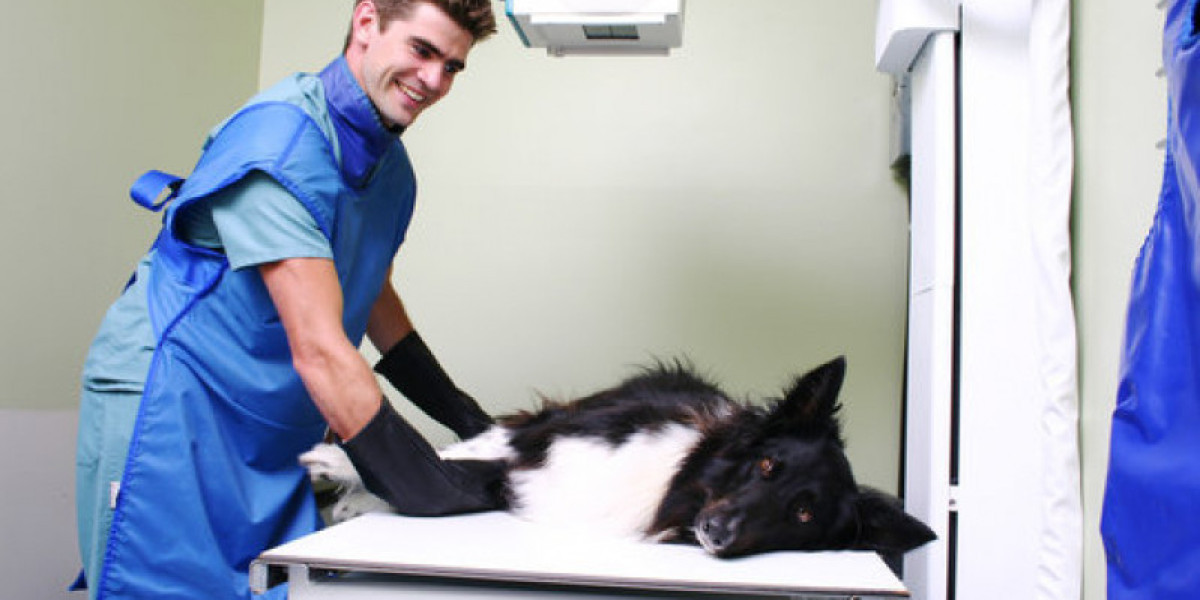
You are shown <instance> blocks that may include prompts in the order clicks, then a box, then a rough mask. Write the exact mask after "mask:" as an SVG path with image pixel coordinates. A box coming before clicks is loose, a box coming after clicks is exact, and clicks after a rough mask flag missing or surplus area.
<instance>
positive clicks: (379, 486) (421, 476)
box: [259, 258, 504, 515]
mask: <svg viewBox="0 0 1200 600" xmlns="http://www.w3.org/2000/svg"><path fill="white" fill-rule="evenodd" d="M259 271H260V272H261V273H262V277H263V281H264V282H266V285H267V290H268V292H269V293H270V294H271V300H272V301H273V302H274V303H275V308H276V310H277V311H278V312H279V318H280V320H281V321H282V322H283V328H284V330H285V331H286V332H287V337H288V345H289V346H290V347H291V350H292V362H293V364H295V366H296V371H297V372H298V373H299V374H300V378H301V379H303V380H304V386H305V388H307V389H308V393H309V395H310V396H312V398H313V401H314V402H315V403H316V404H317V408H318V409H319V410H320V411H321V414H322V415H324V417H325V420H326V421H328V423H329V427H330V428H331V429H333V431H334V433H336V434H337V435H338V437H339V438H341V439H342V440H344V441H343V443H342V448H343V449H344V450H345V451H346V455H347V456H348V457H350V461H351V462H352V463H353V464H354V467H355V468H356V469H357V470H358V472H359V474H360V475H362V478H363V482H364V483H365V484H366V486H367V489H368V490H370V491H371V492H373V493H375V494H376V495H378V496H380V497H382V498H383V499H384V500H386V501H387V502H388V503H389V504H391V505H392V506H393V507H394V508H396V509H397V510H399V511H400V512H402V513H404V514H409V515H444V514H452V513H461V512H472V511H478V510H491V509H495V508H499V507H500V506H503V504H504V496H503V488H502V481H503V476H504V473H503V464H502V463H488V462H478V461H444V460H442V459H440V458H439V457H438V455H437V453H436V452H435V451H434V449H433V447H432V446H430V445H429V442H427V441H425V438H423V437H421V434H420V433H419V432H417V430H416V429H413V427H412V426H411V425H409V424H408V423H407V422H406V421H405V420H404V419H403V418H402V417H401V416H400V415H399V414H398V413H397V412H396V409H394V408H392V405H391V404H390V403H388V402H385V401H383V394H382V393H381V392H380V391H379V385H378V384H377V383H375V375H374V374H373V373H372V372H371V369H370V368H369V367H368V366H367V363H366V361H365V360H363V358H362V355H361V354H359V353H358V349H357V348H355V347H354V345H352V344H351V343H350V340H349V338H347V337H346V333H345V331H344V330H343V328H342V310H343V303H342V290H341V284H340V283H339V282H338V279H337V273H336V271H335V270H334V266H333V261H331V260H329V259H325V258H289V259H284V260H281V261H278V262H274V263H267V264H264V265H262V266H260V267H259ZM389 288H390V286H389ZM376 304H377V305H378V304H379V301H378V300H377V301H376ZM404 321H407V317H404ZM377 325H378V323H377ZM410 329H411V326H410ZM387 331H389V332H392V333H395V331H400V330H397V329H393V328H391V327H389V328H387ZM389 335H390V334H389Z"/></svg>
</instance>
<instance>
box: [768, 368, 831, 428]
mask: <svg viewBox="0 0 1200 600" xmlns="http://www.w3.org/2000/svg"><path fill="white" fill-rule="evenodd" d="M845 377H846V358H845V357H844V356H839V357H837V358H835V359H833V360H831V361H829V362H827V363H825V364H823V365H821V366H819V367H817V368H815V369H813V370H811V371H809V372H808V373H806V374H805V375H804V376H802V377H800V378H798V379H796V381H795V383H793V384H792V387H791V388H790V389H789V390H788V391H787V394H785V395H784V398H783V400H782V401H781V402H779V404H777V405H776V406H775V408H774V409H773V410H772V411H771V416H770V419H769V422H770V425H771V427H772V429H782V430H784V431H792V432H801V433H806V432H807V433H833V435H834V436H835V437H837V438H838V439H839V440H840V439H841V428H840V426H839V425H838V422H837V413H838V411H839V410H841V404H839V403H838V393H839V392H841V390H842V380H843V379H845Z"/></svg>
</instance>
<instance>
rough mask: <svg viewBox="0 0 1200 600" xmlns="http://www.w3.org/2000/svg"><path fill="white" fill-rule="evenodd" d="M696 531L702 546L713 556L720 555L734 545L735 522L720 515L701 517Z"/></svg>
mask: <svg viewBox="0 0 1200 600" xmlns="http://www.w3.org/2000/svg"><path fill="white" fill-rule="evenodd" d="M695 531H696V538H697V539H698V540H699V541H700V545H701V546H704V549H705V550H708V551H709V552H710V553H712V554H720V553H721V551H723V550H725V549H726V548H728V547H729V545H730V544H732V543H733V540H734V537H735V533H736V530H735V524H734V523H733V521H731V520H729V519H726V518H724V517H722V516H720V515H707V516H702V517H700V519H699V520H698V522H697V523H696V529H695Z"/></svg>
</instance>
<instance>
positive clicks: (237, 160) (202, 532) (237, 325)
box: [89, 61, 415, 599]
mask: <svg viewBox="0 0 1200 600" xmlns="http://www.w3.org/2000/svg"><path fill="white" fill-rule="evenodd" d="M339 62H340V61H335V63H334V65H332V66H331V69H335V68H336V69H342V70H341V71H339V72H338V73H335V75H337V74H339V73H340V74H341V75H343V76H344V75H345V74H346V73H345V71H344V65H341V64H339ZM327 71H329V69H327ZM325 76H326V73H322V77H323V78H325ZM284 85H290V84H288V83H285V84H284ZM331 108H333V107H331ZM264 132H270V133H269V134H264ZM340 134H341V130H340V129H339V136H338V137H339V138H340V137H341V135H340ZM342 143H343V146H345V145H346V144H345V140H342ZM372 167H373V170H372V173H366V175H370V177H369V178H367V177H364V178H363V179H362V180H361V181H360V183H361V184H362V186H361V187H360V186H358V185H352V184H351V185H348V184H347V181H354V178H353V177H350V178H349V179H347V177H345V176H344V175H343V173H344V169H342V170H339V165H338V162H337V160H336V159H335V155H334V151H333V149H332V147H331V144H330V142H329V141H328V140H327V138H326V137H325V136H324V135H323V134H322V132H321V130H320V128H319V127H318V125H317V123H316V122H315V121H314V120H313V118H312V117H311V116H310V115H309V114H307V113H306V112H305V111H304V110H303V109H301V108H300V107H299V106H298V105H296V104H293V103H290V102H282V101H264V102H259V103H254V104H251V105H249V106H248V107H247V108H245V109H243V110H242V111H240V112H239V113H238V114H236V115H234V116H233V117H231V118H230V120H229V121H228V122H227V123H226V124H225V125H224V126H223V127H222V128H221V130H220V132H219V134H217V135H216V136H215V137H214V138H212V139H211V140H210V141H209V144H208V146H207V147H206V149H205V153H204V155H203V156H202V157H201V159H200V162H199V163H198V164H197V166H196V169H195V170H194V171H193V173H192V175H191V176H190V177H189V178H188V179H187V180H186V181H185V182H182V185H181V186H179V187H178V193H177V195H176V194H173V196H174V201H173V202H171V204H170V206H169V207H168V209H167V211H166V213H165V216H164V219H163V222H164V224H163V230H162V232H161V233H160V235H159V237H158V239H157V240H156V242H155V244H154V247H153V249H152V252H153V253H154V260H153V267H152V270H151V271H150V274H149V279H148V281H147V284H148V288H149V292H148V303H149V312H150V317H151V322H152V325H153V328H154V332H155V335H156V339H157V346H156V349H155V353H154V357H153V360H152V362H151V367H150V372H149V375H148V378H147V381H146V388H145V392H144V395H143V398H142V401H141V405H140V409H139V414H138V419H137V423H136V425H135V429H134V434H133V441H132V442H131V444H130V447H129V458H128V460H127V462H126V468H125V473H124V476H123V479H122V482H121V487H120V494H119V496H118V499H117V504H116V508H115V512H114V515H113V522H112V527H111V528H110V530H109V531H110V533H109V539H108V545H107V550H106V553H105V561H104V567H103V569H102V572H101V573H100V576H99V577H98V578H96V577H94V576H92V575H91V574H89V579H90V580H93V581H92V583H93V585H96V586H98V595H99V597H100V598H117V597H122V598H124V597H133V598H156V599H158V598H189V599H195V598H206V599H217V598H246V597H248V596H249V588H248V581H247V575H248V574H247V571H248V566H249V563H250V562H251V561H252V560H253V559H254V558H255V557H256V556H257V555H258V554H259V553H261V552H262V551H263V550H265V549H267V548H270V547H272V546H275V545H278V544H280V543H283V542H285V541H288V540H290V539H294V538H296V537H298V536H301V535H304V534H307V533H310V532H312V531H314V530H316V529H317V528H318V527H319V526H320V518H319V515H318V512H317V510H316V507H315V503H314V500H313V498H312V493H311V489H310V486H309V482H308V475H307V473H306V472H305V471H304V469H302V468H301V467H300V466H299V464H298V463H297V456H298V455H299V454H300V453H301V452H303V451H304V450H307V449H308V448H309V447H311V446H312V445H313V444H314V443H316V442H317V441H319V440H320V439H321V437H322V435H323V433H324V431H325V427H326V424H325V422H324V420H323V419H322V417H321V414H320V413H319V412H318V410H317V408H316V406H315V405H314V404H313V402H312V400H311V399H310V397H309V396H308V394H307V392H306V391H305V389H304V386H303V383H302V382H301V380H300V378H299V376H298V375H297V374H296V372H295V370H294V368H293V366H292V360H291V353H290V351H289V348H288V343H287V337H286V335H285V332H284V330H283V326H282V324H281V323H280V321H279V316H278V314H277V313H276V311H275V309H274V305H273V303H272V302H271V300H270V297H269V295H268V293H267V289H266V287H265V285H264V283H263V281H262V279H261V277H260V275H259V273H258V271H257V269H244V270H237V271H233V270H230V269H229V265H228V261H227V260H226V259H225V257H224V255H223V254H221V253H218V252H215V251H212V250H207V249H204V248H200V247H197V246H193V245H190V244H188V243H186V242H184V241H182V240H180V239H179V238H177V237H176V236H175V231H174V229H175V227H174V224H175V218H176V215H177V214H178V213H179V210H181V209H182V208H184V207H186V206H188V205H189V204H191V203H193V202H199V201H203V200H204V199H205V198H207V197H209V196H211V195H212V194H214V193H216V192H217V191H219V190H221V189H223V188H224V187H226V186H228V185H230V184H231V183H233V182H236V181H238V180H239V179H241V178H242V177H244V176H245V175H246V174H247V173H249V172H250V171H252V170H260V171H263V172H265V173H267V174H269V175H270V176H271V177H272V178H274V179H275V180H276V181H278V182H279V183H281V184H282V185H283V186H284V187H285V188H287V189H288V190H289V191H290V192H291V193H292V194H293V195H294V196H295V197H296V198H297V199H299V200H300V201H301V202H302V203H303V204H304V206H305V207H306V208H307V209H308V211H309V212H311V213H312V215H313V217H314V218H315V219H316V221H317V223H318V225H319V226H320V227H321V230H322V232H323V233H324V234H325V235H326V236H327V237H328V238H329V240H330V242H331V245H332V248H333V256H334V262H335V265H336V269H337V274H338V278H339V280H340V282H341V285H342V290H343V295H344V315H345V317H344V326H345V330H346V334H347V336H348V337H349V339H350V340H351V342H352V343H355V344H357V343H359V342H360V341H361V340H362V337H363V335H364V333H365V331H366V322H367V316H368V314H369V312H370V308H371V306H372V304H373V302H374V300H375V298H376V296H377V295H378V292H379V290H380V288H381V286H382V283H383V280H384V278H385V277H386V274H387V271H388V268H389V266H390V265H391V262H392V259H393V257H394V256H395V254H396V251H397V249H398V248H399V245H400V243H401V241H402V240H403V236H404V232H405V230H406V229H407V227H408V223H409V220H410V219H411V216H412V211H413V198H414V196H415V180H414V178H413V174H412V168H411V165H410V164H409V162H408V157H407V155H406V154H405V152H404V148H403V146H402V145H401V144H400V143H399V141H398V140H397V139H396V138H395V137H394V136H392V137H390V138H389V143H388V147H386V148H384V149H383V152H382V158H380V159H379V162H378V163H374V162H372ZM360 175H362V173H360ZM139 184H140V185H139V186H135V190H134V191H135V196H140V197H142V198H143V200H144V201H146V202H147V204H149V202H150V201H149V199H150V198H153V197H155V196H157V192H158V191H159V190H160V189H161V188H162V186H163V185H165V184H172V185H176V186H178V184H179V182H178V181H177V180H175V179H174V178H171V177H169V176H163V175H162V174H153V173H152V174H148V176H147V177H146V178H144V179H143V180H140V182H139ZM274 592H275V593H276V594H277V595H281V594H282V593H283V592H284V590H281V589H279V588H277V589H276V590H274Z"/></svg>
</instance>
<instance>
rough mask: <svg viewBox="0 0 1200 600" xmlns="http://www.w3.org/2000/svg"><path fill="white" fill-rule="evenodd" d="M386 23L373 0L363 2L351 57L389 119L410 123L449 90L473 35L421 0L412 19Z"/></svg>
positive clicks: (394, 122) (357, 15) (355, 24)
mask: <svg viewBox="0 0 1200 600" xmlns="http://www.w3.org/2000/svg"><path fill="white" fill-rule="evenodd" d="M381 26H382V24H381V23H380V21H379V15H378V13H376V12H375V6H374V4H372V3H371V2H363V3H360V4H359V5H358V6H357V7H356V8H355V11H354V21H353V27H354V31H353V36H354V37H353V39H352V41H351V45H350V47H349V48H348V49H347V51H346V61H347V63H348V64H349V65H350V70H351V72H353V73H354V75H355V77H356V78H357V79H358V83H359V85H361V86H362V88H363V90H364V91H365V92H366V93H367V97H368V98H370V100H371V102H372V103H373V104H374V105H375V108H376V110H378V111H379V115H380V117H381V118H382V119H383V122H384V125H386V126H388V127H392V126H395V125H402V126H404V127H407V126H409V125H411V124H412V122H413V121H414V120H416V118H417V115H419V114H421V112H422V111H424V110H425V109H426V108H428V107H430V106H432V105H433V104H434V103H435V102H437V101H438V100H441V99H442V97H443V96H445V95H446V94H447V93H449V92H450V86H451V85H452V84H453V83H454V76H455V75H456V74H458V72H460V71H462V70H463V69H464V68H465V67H466V60H467V53H468V52H470V50H471V46H472V45H473V43H474V39H473V38H472V37H471V34H470V33H468V32H467V31H466V30H465V29H463V28H462V27H460V26H459V25H458V24H457V23H455V22H454V21H453V20H452V19H450V17H448V16H446V14H445V13H443V12H442V11H441V9H439V8H437V7H436V6H434V5H432V4H428V3H425V2H420V3H417V4H416V5H415V6H414V7H413V10H412V14H411V15H409V17H408V18H407V19H397V20H393V21H391V22H390V23H388V24H387V25H386V27H381Z"/></svg>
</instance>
